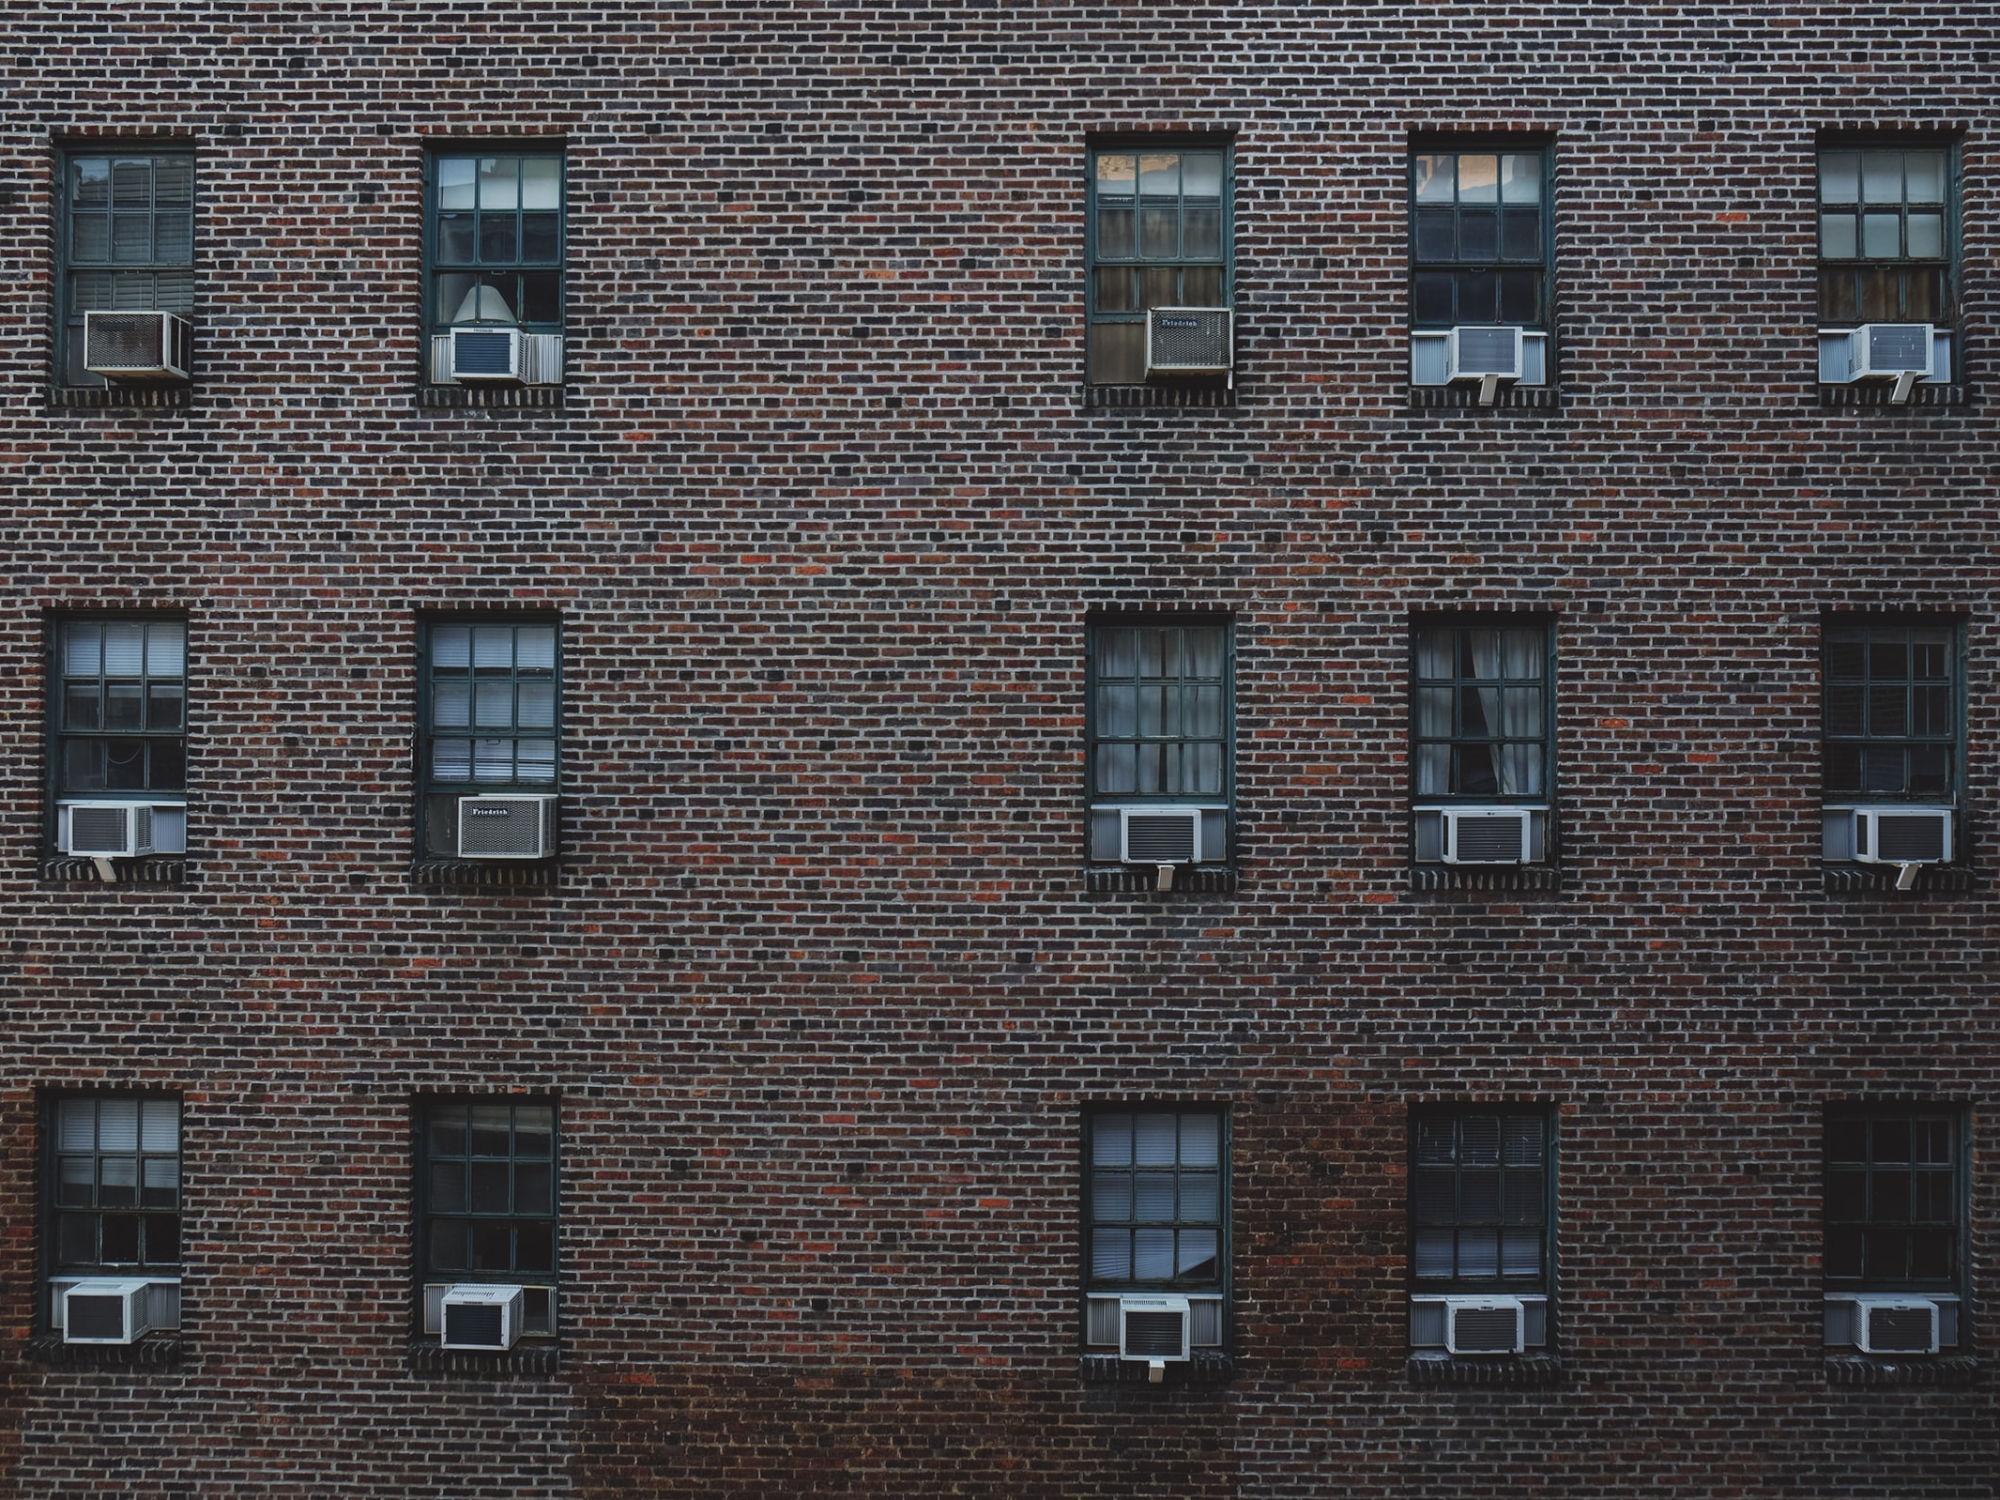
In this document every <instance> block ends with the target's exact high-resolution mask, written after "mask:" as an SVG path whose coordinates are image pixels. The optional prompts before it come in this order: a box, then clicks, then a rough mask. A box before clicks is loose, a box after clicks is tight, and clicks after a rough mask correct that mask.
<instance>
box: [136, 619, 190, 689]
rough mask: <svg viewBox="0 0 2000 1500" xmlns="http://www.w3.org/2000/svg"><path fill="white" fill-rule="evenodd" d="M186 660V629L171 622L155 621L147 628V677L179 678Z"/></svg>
mask: <svg viewBox="0 0 2000 1500" xmlns="http://www.w3.org/2000/svg"><path fill="white" fill-rule="evenodd" d="M186 660H187V651H186V630H185V627H183V626H182V625H180V624H178V623H177V622H174V621H170V620H155V621H153V622H152V623H150V624H149V625H147V626H146V672H147V675H149V676H152V677H179V676H180V675H181V674H182V672H183V670H184V668H185V664H186Z"/></svg>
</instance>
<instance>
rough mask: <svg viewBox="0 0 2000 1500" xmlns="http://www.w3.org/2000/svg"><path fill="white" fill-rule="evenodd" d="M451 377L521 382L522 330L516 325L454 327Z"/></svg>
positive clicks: (474, 380) (504, 383)
mask: <svg viewBox="0 0 2000 1500" xmlns="http://www.w3.org/2000/svg"><path fill="white" fill-rule="evenodd" d="M451 378H452V379H453V380H458V381H465V382H469V383H471V384H475V385H476V384H480V383H488V384H495V385H519V384H520V383H521V330H520V329H518V328H477V327H474V328H454V329H452V331H451Z"/></svg>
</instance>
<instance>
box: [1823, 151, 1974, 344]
mask: <svg viewBox="0 0 2000 1500" xmlns="http://www.w3.org/2000/svg"><path fill="white" fill-rule="evenodd" d="M1930 152H1936V153H1940V154H1941V155H1942V156H1943V158H1944V162H1943V179H1944V187H1943V192H1944V201H1943V203H1942V204H1941V205H1939V207H1940V210H1941V213H1942V217H1943V225H1942V235H1943V241H1944V243H1943V247H1942V248H1943V254H1942V255H1939V256H1911V255H1908V254H1906V253H1899V254H1897V255H1894V256H1871V255H1866V254H1864V253H1862V252H1863V241H1864V236H1865V226H1864V224H1863V222H1862V219H1863V215H1864V214H1865V212H1866V211H1867V209H1868V207H1869V206H1870V205H1868V204H1867V203H1866V202H1864V194H1865V191H1866V189H1865V186H1864V184H1865V180H1866V170H1867V169H1866V166H1865V164H1864V163H1863V162H1862V160H1861V159H1862V158H1866V157H1868V156H1871V155H1876V156H1880V155H1887V154H1891V153H1893V154H1895V155H1897V156H1899V157H1901V158H1903V164H1902V169H1901V172H1902V195H1901V196H1900V197H1899V198H1898V200H1897V204H1896V208H1897V223H1896V233H1897V247H1898V250H1899V252H1900V251H1904V250H1906V248H1907V246H1908V243H1909V210H1910V206H1911V204H1910V198H1909V164H1908V158H1909V156H1911V155H1912V154H1918V153H1930ZM1841 155H1853V156H1855V157H1856V158H1857V162H1856V173H1857V178H1856V190H1855V198H1854V201H1853V202H1852V203H1851V204H1847V203H1834V204H1831V205H1830V204H1829V201H1828V199H1827V196H1826V193H1827V176H1828V173H1827V159H1828V158H1829V157H1833V156H1841ZM1961 199H1962V163H1961V159H1960V152H1959V142H1958V140H1957V139H1956V138H1952V139H1949V140H1946V139H1939V138H1936V137H1926V136H1922V135H1913V136H1904V137H1900V138H1899V137H1896V136H1879V135H1878V136H1855V137H1839V136H1835V137H1825V138H1822V139H1821V140H1820V141H1819V143H1818V145H1817V147H1816V149H1815V151H1814V154H1813V248H1814V259H1815V272H1814V281H1815V285H1814V310H1815V315H1816V316H1818V317H1819V318H1820V319H1821V323H1820V326H1821V327H1823V328H1826V329H1839V328H1858V327H1860V326H1862V325H1864V324H1866V323H1870V322H1890V323H1898V322H1928V323H1932V324H1934V325H1935V326H1936V327H1938V328H1941V329H1946V330H1949V331H1951V332H1952V333H1953V335H1954V338H1953V345H1952V365H1953V367H1954V368H1955V369H1963V368H1964V358H1965V355H1964V351H1963V350H1962V349H1961V348H1960V347H1959V346H1958V343H1957V333H1958V330H1959V324H1960V322H1961V317H1960V301H1961V297H1962V291H1963V289H1962V287H1961V285H1960V283H1961V281H1962V279H1963V251H1962V244H1963V241H1962V224H1961V217H1962V215H1961V209H1960V202H1961ZM1830 206H1831V207H1832V208H1834V209H1840V208H1849V209H1851V210H1852V212H1853V214H1854V219H1855V225H1854V230H1855V253H1854V254H1853V255H1852V256H1829V255H1828V254H1827V253H1826V216H1827V211H1828V208H1829V207H1830ZM1925 206H1928V205H1925ZM1870 267H1898V268H1901V269H1902V271H1903V274H1902V275H1900V276H1899V277H1898V281H1897V294H1896V304H1897V305H1896V311H1895V315H1894V316H1891V317H1886V318H1870V317H1864V316H1859V313H1860V312H1861V308H1860V300H1861V297H1860V291H1859V283H1858V281H1857V282H1856V283H1855V288H1856V289H1855V302H1856V308H1855V310H1856V313H1857V316H1855V317H1853V318H1844V317H1836V318H1828V317H1827V316H1826V313H1825V306H1826V291H1825V287H1826V278H1827V276H1828V274H1829V272H1834V273H1840V272H1846V273H1858V272H1860V271H1863V270H1866V269H1868V268H1870ZM1913 268H1914V269H1920V270H1924V271H1931V270H1939V271H1942V272H1943V276H1942V286H1943V301H1944V306H1943V307H1941V308H1939V309H1936V310H1935V313H1934V314H1926V315H1925V316H1922V317H1917V316H1914V315H1908V316H1906V311H1907V309H1908V307H1909V284H1908V272H1909V270H1910V269H1913Z"/></svg>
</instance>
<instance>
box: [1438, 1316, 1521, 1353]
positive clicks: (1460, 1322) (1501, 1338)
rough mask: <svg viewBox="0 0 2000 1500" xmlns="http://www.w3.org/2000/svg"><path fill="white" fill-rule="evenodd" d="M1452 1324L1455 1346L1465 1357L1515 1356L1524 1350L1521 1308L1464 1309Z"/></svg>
mask: <svg viewBox="0 0 2000 1500" xmlns="http://www.w3.org/2000/svg"><path fill="white" fill-rule="evenodd" d="M1452 1321H1453V1327H1452V1343H1453V1345H1454V1347H1455V1348H1456V1349H1457V1350H1458V1352H1459V1353H1461V1354H1512V1353H1513V1352H1514V1351H1515V1350H1516V1349H1518V1348H1519V1347H1520V1341H1521V1314H1520V1310H1519V1309H1518V1308H1513V1307H1462V1308H1459V1309H1458V1311H1457V1313H1456V1315H1455V1316H1454V1318H1453V1320H1452Z"/></svg>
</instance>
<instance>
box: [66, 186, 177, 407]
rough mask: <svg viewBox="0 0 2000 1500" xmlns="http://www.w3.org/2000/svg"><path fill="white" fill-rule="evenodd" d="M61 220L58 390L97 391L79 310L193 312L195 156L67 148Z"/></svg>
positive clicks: (100, 379)
mask: <svg viewBox="0 0 2000 1500" xmlns="http://www.w3.org/2000/svg"><path fill="white" fill-rule="evenodd" d="M60 213H61V215H62V224H61V239H62V246H61V250H62V254H61V257H60V277H61V285H60V288H59V290H58V293H57V296H58V298H59V300H60V304H61V307H62V318H61V320H60V321H61V327H60V334H61V337H60V340H59V342H60V345H61V348H60V351H59V357H58V368H59V369H60V370H61V371H62V383H63V384H65V385H81V386H102V385H106V384H108V383H109V382H108V381H107V380H106V379H105V377H104V376H102V375H98V374H93V373H92V372H91V371H89V370H87V369H85V368H84V352H85V351H84V338H83V334H84V314H85V313H90V312H130V313H137V312H147V311H155V312H168V313H176V314H178V315H179V316H181V317H182V318H187V317H190V316H191V315H192V314H193V312H194V156H193V154H192V153H191V152H188V151H185V150H182V151H165V150H154V149H139V150H130V151H106V150H76V151H71V152H70V153H68V154H67V155H66V156H65V158H64V160H63V172H62V202H61V208H60ZM121 342H122V341H121ZM127 353H136V351H135V350H127Z"/></svg>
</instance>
